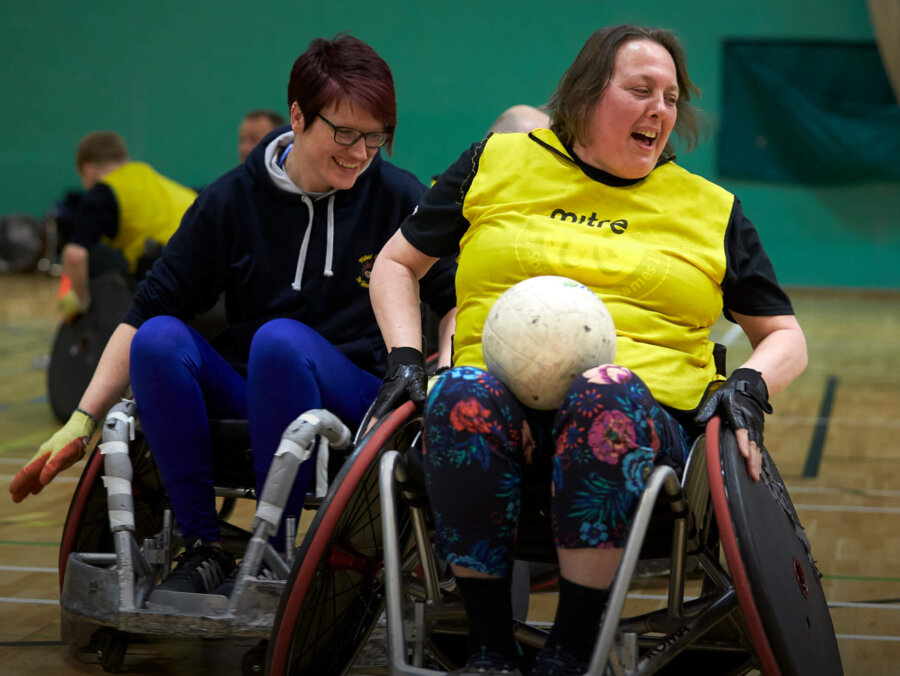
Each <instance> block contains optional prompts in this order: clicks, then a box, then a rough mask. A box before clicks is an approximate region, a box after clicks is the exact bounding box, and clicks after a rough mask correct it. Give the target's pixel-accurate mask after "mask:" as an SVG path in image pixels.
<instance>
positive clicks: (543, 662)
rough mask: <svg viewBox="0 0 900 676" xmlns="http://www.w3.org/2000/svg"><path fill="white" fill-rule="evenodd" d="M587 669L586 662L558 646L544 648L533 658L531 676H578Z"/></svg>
mask: <svg viewBox="0 0 900 676" xmlns="http://www.w3.org/2000/svg"><path fill="white" fill-rule="evenodd" d="M587 669H588V664H587V662H579V661H578V659H577V658H576V657H575V656H573V655H571V654H569V653H567V652H566V651H564V650H563V649H562V648H560V647H559V646H558V645H557V646H554V647H552V648H550V649H547V648H544V649H542V650H541V651H540V652H539V653H538V654H537V657H535V658H534V666H533V667H532V668H531V676H580V675H581V674H584V673H585V672H586V671H587Z"/></svg>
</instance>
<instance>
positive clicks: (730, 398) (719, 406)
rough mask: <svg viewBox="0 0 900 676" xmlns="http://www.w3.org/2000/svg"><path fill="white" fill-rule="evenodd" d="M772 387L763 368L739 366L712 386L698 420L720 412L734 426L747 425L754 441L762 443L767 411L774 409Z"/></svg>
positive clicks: (698, 412)
mask: <svg viewBox="0 0 900 676" xmlns="http://www.w3.org/2000/svg"><path fill="white" fill-rule="evenodd" d="M771 412H772V407H771V406H770V405H769V389H768V388H767V387H766V383H765V381H764V380H763V378H762V374H761V373H760V372H759V371H755V370H753V369H737V370H736V371H735V372H734V373H732V374H731V376H729V378H728V380H726V381H725V382H723V383H722V384H721V385H719V386H718V387H715V386H713V387H710V388H709V390H708V391H707V393H706V396H705V397H704V399H703V402H702V403H701V404H700V407H699V409H698V411H697V415H696V417H695V418H694V421H695V422H696V423H697V424H699V425H705V424H706V423H708V422H709V420H710V419H711V418H712V417H713V416H714V415H716V413H719V414H721V415H722V417H723V418H724V419H725V420H726V421H727V422H728V424H729V425H730V426H731V428H732V429H733V430H739V429H746V430H747V434H748V436H749V437H750V441H754V442H756V443H757V444H762V441H763V426H764V423H765V414H766V413H771Z"/></svg>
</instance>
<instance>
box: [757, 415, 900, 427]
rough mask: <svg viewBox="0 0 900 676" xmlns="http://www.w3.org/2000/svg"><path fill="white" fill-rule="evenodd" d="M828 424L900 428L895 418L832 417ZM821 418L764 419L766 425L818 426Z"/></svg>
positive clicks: (792, 416) (775, 416)
mask: <svg viewBox="0 0 900 676" xmlns="http://www.w3.org/2000/svg"><path fill="white" fill-rule="evenodd" d="M829 421H830V424H831V425H833V426H835V427H889V428H900V420H898V419H897V418H859V417H855V418H850V417H838V416H832V417H831V418H829ZM820 422H822V418H820V417H819V416H815V415H778V414H775V415H772V416H770V417H768V418H766V425H779V424H782V425H797V424H804V425H818V424H819V423H820Z"/></svg>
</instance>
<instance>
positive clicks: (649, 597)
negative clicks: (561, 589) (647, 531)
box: [547, 576, 900, 610]
mask: <svg viewBox="0 0 900 676" xmlns="http://www.w3.org/2000/svg"><path fill="white" fill-rule="evenodd" d="M826 577H827V576H826ZM547 593H549V594H555V593H556V592H547ZM628 598H630V599H640V600H642V601H666V600H668V598H669V597H668V596H667V595H665V594H641V593H637V594H628ZM695 598H697V597H696V596H685V597H684V600H685V601H693V600H694V599H695ZM827 603H828V607H829V608H866V609H869V610H872V609H875V608H877V609H879V610H900V604H896V603H894V604H887V603H869V602H866V601H828V602H827Z"/></svg>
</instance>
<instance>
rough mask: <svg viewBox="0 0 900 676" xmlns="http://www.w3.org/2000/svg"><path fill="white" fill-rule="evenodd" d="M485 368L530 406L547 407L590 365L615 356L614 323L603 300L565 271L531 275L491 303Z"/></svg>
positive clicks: (484, 343) (558, 400)
mask: <svg viewBox="0 0 900 676" xmlns="http://www.w3.org/2000/svg"><path fill="white" fill-rule="evenodd" d="M481 350H482V354H483V355H484V363H485V364H486V365H487V367H488V371H490V372H491V373H493V374H494V375H495V376H497V377H498V378H499V379H500V380H501V381H502V382H503V383H504V384H505V385H506V386H507V387H509V388H510V389H511V390H512V391H513V394H515V395H516V398H517V399H518V400H519V401H521V402H522V403H523V404H525V405H526V406H528V407H530V408H536V409H542V410H552V409H555V408H557V407H559V405H560V404H561V403H562V400H563V397H565V394H566V391H567V390H568V389H569V387H570V386H571V385H572V383H573V382H574V381H575V378H577V377H578V376H579V375H581V374H582V373H583V372H584V371H586V370H588V369H589V368H591V367H594V366H599V365H601V364H611V363H613V360H614V359H615V357H616V327H615V325H614V324H613V320H612V317H611V316H610V314H609V310H607V309H606V305H604V303H603V301H602V300H600V297H599V296H597V294H595V293H594V292H593V291H591V290H590V289H589V288H588V287H586V286H585V285H584V284H581V283H579V282H576V281H574V280H572V279H568V278H567V277H555V276H545V277H532V278H531V279H526V280H524V281H522V282H519V283H518V284H516V285H514V286H512V287H510V288H509V289H507V290H506V291H505V292H504V293H503V295H501V296H500V297H499V298H498V299H497V300H496V301H495V302H494V305H493V306H492V307H491V310H490V312H488V316H487V320H485V322H484V330H483V331H482V337H481Z"/></svg>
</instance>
